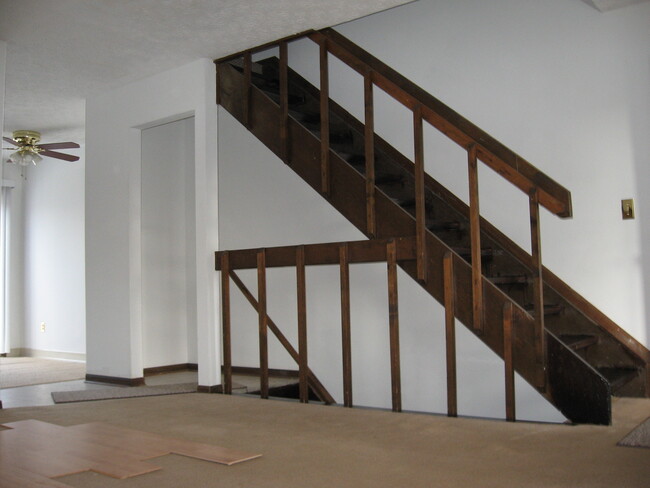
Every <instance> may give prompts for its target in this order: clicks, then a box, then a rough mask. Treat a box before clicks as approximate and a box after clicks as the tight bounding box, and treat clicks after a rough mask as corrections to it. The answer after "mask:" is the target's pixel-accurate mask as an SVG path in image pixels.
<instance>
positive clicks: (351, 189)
mask: <svg viewBox="0 0 650 488" xmlns="http://www.w3.org/2000/svg"><path fill="white" fill-rule="evenodd" d="M227 68H228V69H227V70H225V71H224V73H227V74H228V79H227V80H226V81H227V86H228V87H229V89H228V90H227V92H225V93H226V94H227V95H228V97H224V100H223V101H222V103H223V106H224V107H225V108H226V109H227V110H228V111H230V112H231V113H232V114H233V115H234V116H235V117H237V118H238V119H239V120H240V121H241V120H242V115H241V114H242V111H241V107H240V104H241V96H238V94H239V92H238V87H239V86H241V84H240V83H239V82H238V81H239V80H241V78H242V74H241V73H240V72H238V71H237V70H235V69H234V68H230V67H227ZM231 87H232V88H231ZM333 106H334V105H333ZM258 112H259V113H258ZM255 114H256V120H257V121H258V122H259V124H260V125H259V126H256V127H254V129H253V133H254V134H255V135H256V137H258V138H259V139H260V140H261V141H262V142H263V143H264V144H265V145H266V146H267V147H268V148H269V149H270V150H272V151H273V152H274V153H275V154H279V148H278V147H277V142H276V141H277V128H276V126H277V121H278V120H279V108H278V106H277V104H275V103H273V102H272V101H271V100H270V99H268V97H266V96H264V95H263V94H261V92H260V94H259V95H255ZM262 122H264V123H265V124H266V125H268V127H266V128H265V127H263V124H262ZM291 130H292V133H293V134H294V142H293V146H292V151H294V154H297V156H296V157H295V158H294V163H295V164H294V165H293V166H292V169H294V171H296V173H297V174H298V175H299V176H300V177H301V178H303V179H304V180H305V182H306V183H307V184H308V185H310V186H311V187H312V188H314V189H315V190H316V191H319V188H320V170H319V166H320V164H319V154H320V141H319V140H318V139H317V138H316V137H314V136H313V135H312V134H311V133H310V132H309V131H308V130H307V129H306V128H305V127H303V126H301V125H300V124H299V123H297V122H295V121H294V120H293V119H292V120H291ZM296 141H300V144H298V143H297V142H296ZM331 162H332V164H331V171H332V194H331V195H330V197H329V198H328V201H330V203H331V204H332V205H333V206H334V207H335V208H337V209H338V210H339V211H340V212H341V213H342V214H343V215H344V216H345V217H346V218H347V219H348V220H349V221H350V222H351V223H352V224H353V225H355V226H356V227H357V228H358V229H360V230H361V231H362V232H365V230H366V219H365V201H364V196H365V178H364V176H363V175H361V174H359V172H358V171H356V170H355V169H353V168H352V167H351V166H350V165H349V164H348V163H346V162H345V161H343V160H342V159H341V158H340V157H339V156H338V155H337V154H335V153H334V152H332V153H331ZM430 181H431V180H430V178H427V185H429V184H430ZM460 207H461V210H460V212H461V213H462V205H460ZM377 215H378V219H377V225H378V228H377V232H378V237H380V238H386V237H390V236H411V238H412V237H413V236H414V235H415V221H414V219H413V218H412V216H410V215H409V214H408V213H407V212H405V211H404V210H403V209H401V208H399V207H398V206H397V205H395V203H394V202H392V201H391V200H390V199H389V198H388V197H387V196H386V195H385V194H383V192H377ZM379 216H380V218H379ZM483 222H485V221H483ZM323 250H324V251H325V252H326V251H327V249H326V248H325V249H319V253H320V252H322V251H323ZM448 250H449V249H448V248H447V247H446V246H445V245H444V244H443V243H442V242H441V241H440V240H439V239H437V238H436V237H435V236H434V235H432V234H430V233H428V234H427V254H428V257H429V259H428V266H429V270H428V276H429V280H428V281H427V283H425V284H422V286H423V287H424V288H425V289H426V290H427V292H428V293H430V294H431V295H432V296H434V297H435V298H437V299H438V300H442V297H443V286H442V283H443V277H442V273H440V269H439V267H440V266H439V263H441V262H442V259H443V255H444V253H445V252H447V251H448ZM314 251H315V249H314ZM367 252H368V251H367V250H366V251H364V253H367ZM410 252H412V255H413V257H412V258H411V259H414V257H415V246H414V245H412V247H411V251H410ZM398 254H399V247H398ZM337 258H338V252H337V255H336V257H332V256H329V255H327V256H325V257H322V256H321V257H319V258H318V259H316V261H318V262H320V263H322V264H324V261H326V260H328V259H332V261H333V262H332V263H331V264H336V263H338V261H335V259H337ZM276 259H277V265H284V266H288V265H290V264H287V263H288V262H289V261H291V260H292V258H289V259H286V258H282V257H281V256H276ZM354 259H355V251H354V246H352V247H351V249H350V261H351V262H353V261H354ZM309 260H310V251H309V250H308V249H306V262H307V263H309ZM378 260H381V259H378ZM454 260H455V261H454V265H455V270H454V271H455V274H456V283H457V288H456V293H457V303H456V316H457V318H458V320H460V321H461V322H463V323H465V324H471V321H472V320H471V319H472V318H471V310H472V307H471V302H472V297H471V266H469V265H468V264H467V263H466V262H464V261H462V260H460V259H458V258H457V257H456V256H454ZM280 261H283V262H284V264H281V263H280ZM398 261H399V265H400V267H402V268H403V269H404V270H405V271H406V272H407V273H408V274H409V275H410V276H411V277H413V278H415V277H416V265H415V261H414V260H413V261H401V260H400V259H399V258H398ZM253 262H254V260H253ZM365 262H369V261H367V260H366V261H365ZM525 262H526V263H530V256H528V258H527V260H526V261H525ZM483 293H484V296H485V302H486V316H485V317H486V321H485V324H484V325H485V330H484V332H483V333H482V334H481V335H480V338H481V340H483V341H484V342H485V343H486V344H487V345H488V346H489V347H490V348H491V349H492V350H493V351H494V352H495V353H496V354H499V355H500V356H501V355H502V354H503V324H502V307H503V304H504V303H505V301H507V300H508V298H507V296H506V295H504V293H503V292H502V291H501V290H499V289H498V288H497V287H495V286H494V285H492V284H491V283H489V282H488V281H485V282H484V284H483ZM515 308H516V310H517V312H518V314H517V323H516V327H517V330H516V337H517V348H516V350H515V351H514V364H515V365H516V368H517V372H518V373H519V374H521V376H522V377H523V378H524V379H526V380H527V381H529V382H531V384H535V383H534V381H535V379H534V376H535V374H537V371H536V369H537V365H536V364H535V362H534V344H533V342H534V340H533V331H534V327H533V319H532V317H531V316H530V315H528V314H526V313H525V312H523V310H521V309H520V307H518V306H515ZM468 314H470V315H468ZM575 367H576V368H578V369H579V370H580V374H583V373H584V374H587V375H590V374H591V373H587V371H588V370H589V366H588V365H587V364H584V363H578V364H577V365H575ZM583 370H584V371H583ZM595 374H596V375H597V373H595ZM556 381H560V380H556ZM573 389H574V391H573V393H572V395H573V396H576V395H580V396H581V398H582V399H584V400H585V401H589V402H593V403H594V404H598V406H597V407H595V408H596V409H598V408H600V402H602V401H605V400H606V399H605V398H601V397H599V396H594V395H593V392H592V391H590V390H589V388H588V387H587V386H586V385H583V384H580V383H578V384H576V385H574V386H573ZM542 393H543V394H544V395H545V396H547V397H548V398H550V399H552V401H553V402H554V403H556V404H560V403H561V402H562V401H563V400H564V398H562V399H559V400H556V399H555V398H554V397H553V396H552V395H551V393H550V392H549V391H546V392H542ZM565 394H566V393H564V392H563V393H562V394H561V395H565ZM566 395H567V396H570V395H568V394H566Z"/></svg>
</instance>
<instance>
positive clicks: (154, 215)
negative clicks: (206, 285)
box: [141, 117, 197, 369]
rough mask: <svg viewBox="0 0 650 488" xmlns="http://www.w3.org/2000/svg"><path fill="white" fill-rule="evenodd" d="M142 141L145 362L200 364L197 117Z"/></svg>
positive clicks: (155, 130) (148, 132)
mask: <svg viewBox="0 0 650 488" xmlns="http://www.w3.org/2000/svg"><path fill="white" fill-rule="evenodd" d="M141 141H142V180H141V181H142V202H141V204H142V207H141V208H142V214H141V227H142V241H141V251H142V256H141V257H142V348H143V351H142V353H143V355H142V358H143V367H144V368H145V369H147V368H159V367H163V366H173V365H181V364H188V363H189V364H196V363H197V338H196V276H195V272H194V271H193V270H194V269H195V268H194V266H193V263H194V262H195V252H196V251H195V249H196V245H195V235H196V232H195V208H194V201H195V200H194V117H189V118H185V119H181V120H177V121H174V122H170V123H167V124H163V125H158V126H155V127H151V128H148V129H144V130H142V137H141Z"/></svg>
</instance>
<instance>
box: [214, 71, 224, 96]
mask: <svg viewBox="0 0 650 488" xmlns="http://www.w3.org/2000/svg"><path fill="white" fill-rule="evenodd" d="M214 67H215V71H216V77H217V105H221V87H222V86H223V83H222V81H221V67H220V65H219V64H215V65H214Z"/></svg>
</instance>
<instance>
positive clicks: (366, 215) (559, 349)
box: [215, 29, 650, 424]
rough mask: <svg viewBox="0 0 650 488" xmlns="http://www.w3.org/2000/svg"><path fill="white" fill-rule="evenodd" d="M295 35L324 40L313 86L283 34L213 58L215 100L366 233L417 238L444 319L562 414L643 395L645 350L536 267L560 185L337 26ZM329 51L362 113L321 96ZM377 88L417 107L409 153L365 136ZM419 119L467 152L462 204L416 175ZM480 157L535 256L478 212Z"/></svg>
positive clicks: (407, 266)
mask: <svg viewBox="0 0 650 488" xmlns="http://www.w3.org/2000/svg"><path fill="white" fill-rule="evenodd" d="M304 36H307V37H310V38H311V39H312V40H313V41H314V42H316V43H318V44H319V46H320V51H321V58H320V67H321V83H320V86H321V88H322V91H321V90H318V89H317V88H315V87H314V86H313V85H311V84H310V83H308V82H307V81H306V80H305V79H303V78H302V77H300V76H299V75H298V74H297V73H295V72H294V71H292V70H291V69H290V68H288V66H287V43H288V42H290V41H291V40H293V38H292V39H284V40H281V41H278V42H277V43H276V44H277V45H278V46H279V53H280V56H279V58H277V57H271V58H268V59H263V60H260V61H256V62H255V63H253V61H252V55H253V53H254V52H260V51H262V50H264V49H267V48H268V47H270V46H268V45H267V46H263V47H260V48H258V49H254V50H250V51H247V52H245V53H239V54H237V55H233V56H230V57H228V58H224V59H221V60H217V61H215V63H216V65H217V79H218V86H217V101H218V103H219V104H221V105H222V106H223V107H224V108H225V109H226V110H228V111H229V112H230V113H231V114H232V115H233V116H234V117H235V118H237V119H238V120H239V121H240V122H241V123H242V124H244V125H245V126H246V127H247V128H248V129H249V130H250V131H251V132H252V133H253V134H254V135H255V136H256V137H257V138H258V139H259V140H260V141H262V142H263V143H264V144H265V145H266V146H267V147H268V148H269V149H270V150H271V151H273V152H274V153H275V154H276V155H277V156H278V157H280V158H281V159H282V160H283V161H285V162H286V163H287V164H288V165H289V166H290V167H291V168H292V169H293V170H294V171H295V172H296V173H297V174H298V175H300V176H301V177H302V179H303V180H304V181H305V182H306V183H307V184H309V185H310V186H312V187H313V188H314V189H315V190H316V191H317V192H319V193H320V194H321V195H322V196H323V197H324V198H325V199H327V201H328V202H329V203H330V204H331V205H332V206H334V207H335V208H336V209H337V210H338V211H339V212H340V213H341V214H342V215H344V216H345V217H346V218H347V219H348V220H349V221H350V222H351V223H352V224H354V225H355V226H356V227H357V228H358V229H359V230H361V231H362V232H364V233H365V234H366V236H367V237H368V238H370V239H373V240H374V239H394V238H402V237H404V238H406V237H409V238H412V237H414V236H415V240H414V249H415V250H416V251H415V255H416V256H414V258H413V259H402V260H399V259H398V261H397V263H398V264H399V266H401V267H402V269H403V270H404V271H406V272H407V273H408V274H409V275H410V276H411V277H413V279H414V280H416V281H417V282H418V283H419V284H420V285H421V286H422V287H423V288H424V289H425V290H426V291H427V292H428V293H429V294H431V296H433V297H434V298H435V299H437V300H438V301H439V302H440V303H443V304H445V305H446V307H447V315H448V325H449V323H450V321H451V322H453V320H454V319H458V320H459V321H460V322H462V323H463V324H465V325H466V326H467V327H468V328H469V329H470V330H472V331H473V332H474V333H475V334H476V335H477V337H479V338H480V339H481V340H482V341H483V342H484V343H485V344H487V345H488V346H489V347H490V348H491V349H492V350H493V351H494V352H495V353H496V354H498V355H500V356H501V357H502V358H504V359H505V360H506V369H507V368H508V364H510V366H511V368H512V370H514V371H517V372H518V373H519V374H520V375H521V376H522V377H524V378H525V379H526V380H527V381H528V382H529V383H530V384H531V385H533V386H534V387H536V388H537V390H538V391H540V393H542V394H543V395H544V396H545V397H546V398H547V399H548V400H549V401H550V402H551V403H552V404H553V405H555V406H556V407H557V408H558V409H559V410H560V411H561V412H562V413H563V414H564V415H565V416H566V417H567V418H569V419H570V420H571V421H573V422H575V423H595V424H609V423H610V422H611V403H610V402H611V400H610V397H611V395H612V394H616V395H623V396H649V395H650V368H649V367H648V366H649V363H650V352H649V351H648V350H647V349H646V348H645V347H644V346H643V345H641V344H640V343H638V342H637V341H636V340H634V339H633V338H632V337H631V336H629V335H628V334H627V333H625V331H623V330H622V329H620V328H619V327H618V326H617V325H616V324H614V323H613V322H612V321H611V320H610V319H608V318H607V317H606V316H604V315H603V314H602V313H601V312H600V311H598V310H597V309H596V308H595V307H593V305H591V304H590V303H588V302H587V301H586V300H585V299H584V298H582V297H581V296H580V295H578V294H577V293H576V292H575V291H574V290H572V289H571V288H570V287H569V286H568V285H566V284H565V283H564V282H562V281H561V280H560V279H559V278H557V277H556V276H555V275H554V274H553V273H552V272H550V271H549V270H547V269H546V268H543V266H542V264H541V258H540V256H541V252H540V249H539V243H540V237H539V228H538V225H537V222H538V218H539V217H538V212H539V205H542V206H544V207H546V208H547V209H548V210H549V211H551V212H553V213H555V214H557V215H558V216H560V217H568V216H570V215H571V201H570V194H569V193H568V191H566V190H565V189H564V188H562V187H561V186H560V185H558V184H557V183H556V182H554V181H553V180H551V179H550V178H548V176H546V175H544V174H543V173H541V172H539V171H538V170H537V169H536V168H534V167H533V166H532V165H530V164H529V163H527V162H526V161H525V160H523V159H522V158H520V157H519V156H517V155H516V154H514V153H513V152H512V151H510V150H509V149H507V148H506V147H505V146H503V145H502V144H500V143H499V142H498V141H495V140H494V139H493V138H491V137H490V136H489V135H488V134H485V133H484V132H483V131H481V130H480V129H479V128H477V127H476V126H474V125H473V124H471V123H470V122H468V121H466V120H465V119H463V118H462V117H461V116H459V115H458V114H456V113H455V112H453V111H452V110H451V109H449V108H448V107H446V106H444V105H443V104H442V103H441V102H439V101H438V100H436V99H435V98H433V97H432V96H431V95H429V94H428V93H426V92H424V91H423V90H421V89H420V88H419V87H417V86H415V85H414V84H412V83H411V82H409V81H408V80H406V79H405V78H404V77H402V76H401V75H399V74H398V73H396V72H394V71H393V70H392V69H390V68H389V67H387V66H386V65H384V64H383V63H382V62H381V61H379V60H377V59H376V58H374V57H373V56H372V55H370V54H369V53H367V52H365V51H363V50H362V49H361V48H359V47H358V46H356V45H354V44H353V43H352V42H350V41H349V40H347V39H345V38H344V37H342V36H341V35H340V34H338V33H336V32H335V31H333V30H331V29H326V30H323V31H318V32H310V33H307V34H303V35H301V36H300V37H304ZM328 53H329V54H332V55H334V56H336V57H338V58H339V59H341V60H342V61H344V62H346V63H347V64H348V65H349V66H351V67H352V68H353V69H355V70H357V71H358V72H359V73H361V74H362V75H363V76H364V79H365V107H366V112H365V120H364V122H361V121H359V120H357V119H356V118H354V117H353V116H352V115H350V114H349V113H348V112H347V111H345V110H344V109H343V108H342V107H340V106H338V105H337V104H336V103H334V102H333V101H332V100H331V99H329V96H328V89H327V87H328V69H327V54H328ZM375 85H376V86H380V87H381V88H382V89H384V90H385V91H386V92H387V93H389V94H391V95H392V96H393V97H394V98H395V99H396V100H398V101H400V102H401V103H403V104H404V105H406V106H407V107H409V108H411V109H412V110H413V114H414V127H415V131H414V132H415V134H414V142H415V161H410V160H409V159H408V158H406V157H405V156H404V155H402V154H401V153H400V152H398V151H397V150H396V149H395V148H393V147H392V146H390V145H389V144H388V143H387V142H385V141H384V140H382V139H381V138H380V137H379V136H378V135H377V134H375V133H374V129H373V124H374V115H373V103H372V89H373V86H375ZM423 121H426V122H429V123H431V124H432V125H434V126H435V127H436V128H438V129H439V130H441V131H442V132H443V133H444V134H445V135H447V136H448V137H449V138H450V139H451V140H453V141H455V142H457V143H458V144H460V145H461V146H463V147H464V148H466V149H467V152H468V168H469V174H470V178H469V180H470V205H469V206H468V205H466V204H465V203H464V202H462V201H461V200H460V199H459V198H457V197H456V196H455V195H453V194H452V193H450V192H449V191H448V190H447V189H446V188H444V187H443V186H442V185H441V184H439V183H438V182H437V181H436V180H435V179H433V178H432V177H431V176H429V175H427V174H425V173H424V171H423V162H422V157H423V150H422V135H421V134H422V123H423ZM323 128H325V129H323ZM477 161H482V162H483V163H485V164H487V165H488V166H490V167H492V168H493V169H495V170H496V171H497V172H498V173H500V174H501V175H502V176H504V178H506V179H508V180H509V181H510V182H511V183H513V184H514V185H515V186H518V187H519V188H520V189H522V190H523V191H525V192H526V193H527V194H528V195H529V196H530V211H531V239H532V242H533V245H532V249H533V251H532V254H528V253H527V252H526V251H524V250H523V249H521V248H520V247H518V246H517V245H516V244H515V243H514V242H512V241H511V240H510V239H509V238H508V237H506V236H505V235H504V234H502V233H501V232H500V231H499V230H498V229H496V228H495V227H494V226H492V225H491V224H490V223H489V222H487V221H485V220H484V219H482V218H481V217H480V216H479V213H478V200H477V198H478V188H477V187H476V188H473V187H472V184H473V182H472V179H473V178H472V175H475V174H476V173H475V171H476V164H477ZM218 254H219V253H218ZM217 258H218V259H217V263H218V264H217V269H221V267H220V263H222V260H221V256H220V255H218V256H217ZM251 303H252V302H251ZM511 373H512V372H511ZM506 376H507V374H506ZM507 381H508V380H507ZM506 391H508V383H506ZM450 398H451V397H450ZM510 403H511V404H512V405H514V399H513V398H512V399H511V402H510ZM511 416H512V419H514V407H512V414H511Z"/></svg>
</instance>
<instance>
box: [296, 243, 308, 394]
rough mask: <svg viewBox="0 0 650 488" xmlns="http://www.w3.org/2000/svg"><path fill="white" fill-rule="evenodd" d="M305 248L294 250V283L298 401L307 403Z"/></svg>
mask: <svg viewBox="0 0 650 488" xmlns="http://www.w3.org/2000/svg"><path fill="white" fill-rule="evenodd" d="M305 281H306V280H305V246H298V247H297V248H296V282H297V286H296V289H297V292H298V297H297V298H298V300H297V301H298V372H299V377H300V401H301V402H302V403H307V402H308V401H309V387H308V385H307V381H308V371H309V370H308V362H307V292H306V283H305Z"/></svg>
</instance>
